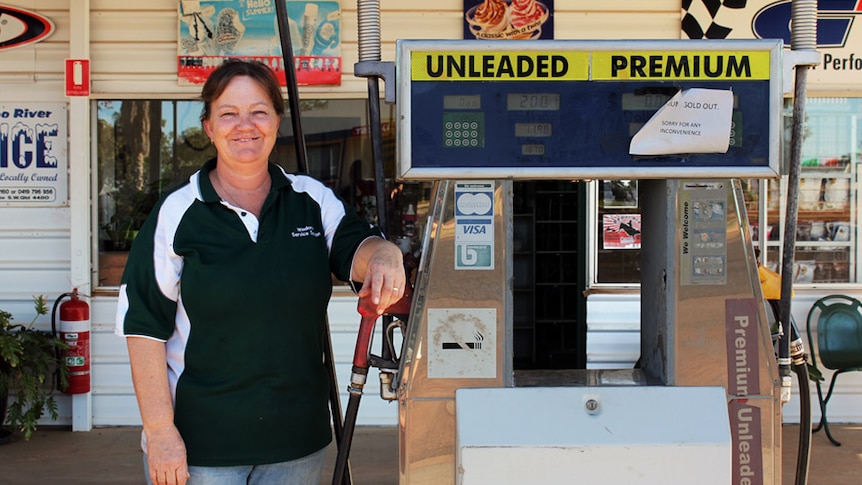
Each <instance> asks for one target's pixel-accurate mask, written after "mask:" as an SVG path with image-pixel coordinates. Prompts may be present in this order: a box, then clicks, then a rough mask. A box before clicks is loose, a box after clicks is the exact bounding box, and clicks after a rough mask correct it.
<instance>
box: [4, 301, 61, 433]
mask: <svg viewBox="0 0 862 485" xmlns="http://www.w3.org/2000/svg"><path fill="white" fill-rule="evenodd" d="M33 302H34V304H35V308H36V316H35V317H33V321H31V322H30V324H29V325H21V324H14V323H12V314H11V313H9V312H6V311H3V310H0V399H4V400H5V399H7V398H8V396H10V395H14V400H13V401H12V403H11V404H10V405H9V407H8V408H7V410H6V420H7V421H8V423H9V426H10V427H11V428H14V429H16V430H19V431H21V432H23V433H24V439H25V440H28V439H30V436H31V435H32V434H33V431H35V430H36V423H37V421H38V420H39V418H41V417H42V415H43V414H44V413H45V411H46V410H47V412H48V413H49V414H50V415H51V418H52V419H57V402H56V401H55V400H54V396H53V387H54V386H53V384H54V376H55V375H56V376H57V377H58V378H59V379H60V384H61V387H65V385H66V383H67V380H68V369H67V368H66V365H65V362H64V361H63V360H62V359H60V358H59V352H58V349H62V348H65V347H66V345H65V344H64V343H63V342H62V341H61V340H59V339H57V338H55V337H54V335H53V334H52V333H51V332H45V331H41V330H38V329H35V328H33V324H34V323H35V322H36V318H38V317H39V315H45V314H47V313H48V307H47V304H46V302H45V297H44V296H43V295H39V296H36V297H33ZM4 404H5V403H4ZM0 407H1V406H0ZM2 418H3V416H2V415H0V425H2V424H3V423H2Z"/></svg>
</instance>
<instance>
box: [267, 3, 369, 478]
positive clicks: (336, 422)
mask: <svg viewBox="0 0 862 485" xmlns="http://www.w3.org/2000/svg"><path fill="white" fill-rule="evenodd" d="M275 13H276V17H277V20H278V34H279V35H278V36H279V38H280V40H281V55H282V58H283V59H284V72H285V80H286V82H285V84H286V85H287V95H288V106H289V109H290V121H291V126H292V127H293V146H294V149H295V150H296V164H297V168H298V170H299V171H300V172H306V173H307V172H308V152H307V151H306V145H305V135H304V134H303V131H302V119H301V113H302V112H301V110H300V107H299V87H298V85H297V82H296V65H295V64H294V62H293V46H292V45H291V42H290V24H289V22H288V21H287V4H286V3H285V2H283V1H277V2H275ZM323 339H324V342H323V365H324V366H325V367H326V372H327V374H329V408H330V413H331V414H332V428H333V433H334V434H335V443H336V445H337V447H338V449H339V450H340V449H341V437H342V436H343V435H344V418H343V417H342V416H343V415H342V413H341V401H340V396H339V391H338V376H337V373H336V370H335V360H334V357H333V351H332V336H331V334H330V326H329V319H328V318H327V319H325V320H324V324H323ZM345 467H346V471H345V472H344V474H343V481H342V484H343V485H351V484H352V483H353V479H352V477H351V473H350V462H347V463H346V464H345Z"/></svg>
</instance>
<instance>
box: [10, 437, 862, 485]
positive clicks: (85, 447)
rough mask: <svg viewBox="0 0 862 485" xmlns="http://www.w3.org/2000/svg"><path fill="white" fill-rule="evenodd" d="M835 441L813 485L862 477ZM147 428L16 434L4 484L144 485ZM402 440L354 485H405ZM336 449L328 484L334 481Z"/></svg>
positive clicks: (370, 443) (362, 467) (383, 448)
mask: <svg viewBox="0 0 862 485" xmlns="http://www.w3.org/2000/svg"><path fill="white" fill-rule="evenodd" d="M798 433H799V426H795V425H787V426H785V427H784V433H783V435H784V436H783V443H784V444H783V446H782V454H783V468H784V473H783V477H784V480H783V485H793V483H794V477H795V469H796V454H797V443H798V441H797V439H798V438H797V437H798ZM832 434H833V436H834V437H835V438H836V439H837V440H838V441H841V442H842V443H843V446H841V447H835V446H833V445H832V444H831V443H829V441H827V439H826V436H825V435H824V434H823V433H822V432H821V433H817V434H815V435H814V436H813V438H812V451H811V465H810V472H809V480H808V484H809V485H850V484H856V483H860V481H862V479H860V476H862V425H833V427H832ZM139 439H140V428H136V427H120V428H96V429H94V430H93V431H90V432H88V433H81V432H76V433H73V432H71V431H68V429H62V428H42V429H40V430H38V431H37V432H36V433H35V434H34V435H33V437H32V438H31V439H30V441H23V440H21V438H20V436H15V437H14V438H13V440H12V442H10V443H8V444H5V445H0V483H2V484H4V485H5V484H9V485H19V484H20V485H26V484H39V485H44V484H60V483H62V484H64V485H84V484H87V485H90V484H121V485H125V484H129V485H134V484H143V483H144V480H143V479H142V476H141V475H142V472H141V459H142V455H141V452H140V450H139V447H138V442H139ZM397 441H398V436H397V432H396V429H395V428H394V427H360V428H358V429H357V430H356V433H355V435H354V441H353V446H352V448H351V450H352V453H351V460H350V461H351V468H352V471H353V483H354V485H395V484H397V483H398V442H397ZM334 460H335V449H334V446H331V447H330V460H329V465H328V466H327V469H326V471H325V474H324V480H323V483H326V484H328V483H330V481H331V476H332V466H333V465H332V463H333V462H334Z"/></svg>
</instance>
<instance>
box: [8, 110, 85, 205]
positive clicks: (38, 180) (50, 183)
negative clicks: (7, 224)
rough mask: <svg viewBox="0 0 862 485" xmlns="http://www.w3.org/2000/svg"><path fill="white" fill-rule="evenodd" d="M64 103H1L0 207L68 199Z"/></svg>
mask: <svg viewBox="0 0 862 485" xmlns="http://www.w3.org/2000/svg"><path fill="white" fill-rule="evenodd" d="M67 120H68V118H67V116H66V104H65V103H8V104H0V206H6V207H9V206H16V207H17V206H27V207H33V206H48V207H56V206H64V205H66V204H67V202H68V182H67V180H68V175H67V173H68V168H69V163H68V153H67V148H66V147H67V143H68V141H67V137H66V129H67V126H66V125H67Z"/></svg>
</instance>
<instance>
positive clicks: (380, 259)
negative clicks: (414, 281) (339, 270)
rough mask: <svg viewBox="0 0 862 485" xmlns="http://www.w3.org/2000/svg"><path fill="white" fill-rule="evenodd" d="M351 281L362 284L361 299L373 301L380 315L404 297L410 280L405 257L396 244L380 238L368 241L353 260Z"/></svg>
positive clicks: (360, 247) (358, 250)
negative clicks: (405, 267)
mask: <svg viewBox="0 0 862 485" xmlns="http://www.w3.org/2000/svg"><path fill="white" fill-rule="evenodd" d="M353 258H354V259H353V275H352V278H353V279H355V280H356V281H361V282H362V289H361V290H359V293H358V295H359V297H360V298H371V301H372V302H373V303H374V305H375V306H376V309H377V314H378V315H381V314H383V312H384V311H386V309H387V308H389V307H390V306H392V305H393V304H394V303H395V302H397V301H398V300H400V299H401V297H402V296H404V289H405V287H406V285H407V276H406V275H405V273H404V256H403V255H402V254H401V250H400V249H399V248H398V246H396V245H395V244H393V243H391V242H389V241H387V240H385V239H383V238H379V237H374V238H369V239H367V240H365V241H363V243H362V244H361V245H360V246H359V249H357V250H356V254H355V255H354V257H353Z"/></svg>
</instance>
